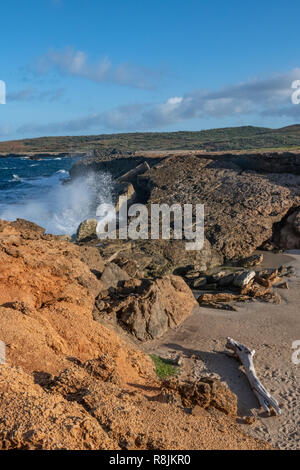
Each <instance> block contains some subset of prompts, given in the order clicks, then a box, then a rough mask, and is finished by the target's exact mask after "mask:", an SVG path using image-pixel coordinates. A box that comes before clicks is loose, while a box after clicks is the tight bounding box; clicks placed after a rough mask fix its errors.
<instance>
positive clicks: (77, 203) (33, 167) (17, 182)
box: [0, 157, 111, 235]
mask: <svg viewBox="0 0 300 470" xmlns="http://www.w3.org/2000/svg"><path fill="white" fill-rule="evenodd" d="M75 161H76V160H75V159H74V158H56V157H54V158H45V159H42V160H39V161H37V160H30V159H29V158H15V157H13V158H0V219H5V220H10V221H12V220H15V219H16V218H23V219H27V220H30V221H32V222H35V223H37V224H39V225H41V226H42V227H44V228H46V230H47V232H48V233H54V234H70V235H72V234H74V233H75V232H76V229H77V227H78V225H79V224H80V222H82V220H84V219H86V218H89V217H93V216H95V210H96V206H97V204H99V203H101V202H109V201H110V198H111V179H110V176H109V175H106V174H102V175H99V174H98V175H94V174H90V175H87V176H85V177H82V178H79V179H76V181H74V182H72V183H67V184H63V182H64V181H66V180H68V178H69V170H70V168H71V166H72V165H73V164H74V163H75Z"/></svg>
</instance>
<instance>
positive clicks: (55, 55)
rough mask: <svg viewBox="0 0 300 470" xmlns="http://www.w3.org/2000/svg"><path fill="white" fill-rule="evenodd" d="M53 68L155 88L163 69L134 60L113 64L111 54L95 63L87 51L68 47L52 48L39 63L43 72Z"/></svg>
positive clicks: (123, 83) (139, 86)
mask: <svg viewBox="0 0 300 470" xmlns="http://www.w3.org/2000/svg"><path fill="white" fill-rule="evenodd" d="M52 69H56V70H58V71H59V72H60V73H62V74H66V75H73V76H76V77H81V78H85V79H88V80H92V81H95V82H100V83H101V82H110V83H115V84H119V85H126V86H131V87H134V88H144V89H152V88H154V86H155V83H156V82H157V80H158V79H159V78H160V76H161V74H162V71H160V70H151V69H147V68H143V67H138V66H133V65H130V64H126V63H123V64H120V65H118V66H113V64H112V63H111V62H110V60H109V58H108V57H104V58H103V59H102V60H100V61H98V62H96V63H93V62H91V61H90V60H89V58H88V55H87V54H86V53H85V52H84V51H80V50H78V51H75V50H74V49H72V48H65V49H63V50H61V51H56V50H50V51H49V52H48V53H47V54H45V55H44V56H42V57H40V59H39V60H38V61H37V64H36V70H37V71H38V72H39V73H42V74H44V73H49V72H50V71H51V70H52Z"/></svg>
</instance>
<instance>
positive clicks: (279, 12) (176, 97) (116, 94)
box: [0, 0, 300, 140]
mask: <svg viewBox="0 0 300 470" xmlns="http://www.w3.org/2000/svg"><path fill="white" fill-rule="evenodd" d="M299 16H300V4H299V2H298V1H296V0H290V1H289V2H286V1H282V0H273V1H272V2H270V1H268V0H265V1H258V0H252V1H250V0H244V1H243V2H241V1H236V0H227V1H226V2H225V1H221V0H216V1H208V0H197V1H196V0H185V1H179V0H160V1H157V0H152V1H151V2H149V1H145V0H139V1H138V0H110V1H108V0H107V1H104V0H85V1H83V0H27V1H26V2H24V1H21V0H19V1H16V0H11V1H10V2H2V3H1V19H2V21H1V30H0V39H1V49H0V51H1V55H0V64H1V67H0V80H3V81H5V83H6V88H7V90H6V93H7V95H6V97H7V99H6V104H5V105H0V139H1V140H10V139H15V138H24V137H36V136H43V135H80V134H97V133H113V132H134V131H172V130H200V129H207V128H214V127H226V126H236V125H237V126H238V125H247V124H250V125H259V126H266V127H280V126H284V125H289V124H292V123H295V122H299V121H300V119H299V118H300V105H299V106H298V105H294V104H292V103H291V92H292V90H291V83H292V81H294V80H297V79H299V80H300V63H299V52H298V49H299V47H298V43H299V41H298V38H299Z"/></svg>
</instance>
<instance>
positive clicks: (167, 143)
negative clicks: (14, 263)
mask: <svg viewBox="0 0 300 470" xmlns="http://www.w3.org/2000/svg"><path fill="white" fill-rule="evenodd" d="M295 147H300V125H299V124H297V125H293V126H289V127H283V128H281V129H268V128H265V127H253V126H244V127H226V128H223V129H211V130H204V131H196V132H147V133H143V132H136V133H128V134H101V135H93V136H73V137H72V136H66V137H41V138H37V139H23V140H13V141H8V142H0V153H1V154H6V153H30V152H34V153H36V152H72V151H76V152H82V151H84V152H85V151H88V150H92V149H94V148H97V149H103V148H110V149H112V148H117V149H120V150H124V151H129V150H131V151H135V150H166V149H169V150H179V149H180V150H185V149H191V150H206V151H226V150H247V149H269V148H277V149H278V148H280V149H292V148H295Z"/></svg>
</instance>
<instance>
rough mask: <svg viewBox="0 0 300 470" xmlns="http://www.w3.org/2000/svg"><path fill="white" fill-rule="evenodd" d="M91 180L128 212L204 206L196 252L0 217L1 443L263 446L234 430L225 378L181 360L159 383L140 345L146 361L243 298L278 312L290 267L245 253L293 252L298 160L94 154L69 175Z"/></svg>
mask: <svg viewBox="0 0 300 470" xmlns="http://www.w3.org/2000/svg"><path fill="white" fill-rule="evenodd" d="M253 165H254V166H253ZM254 167H255V168H256V170H255V171H254V169H253V168H254ZM271 170H272V171H271ZM95 171H96V172H97V171H107V172H110V173H111V174H112V175H113V177H114V178H115V180H116V185H115V195H114V196H115V202H116V203H117V198H118V196H119V195H120V194H124V193H126V194H127V195H129V196H130V203H134V202H142V203H143V204H146V205H150V204H153V203H154V204H161V203H168V204H173V203H175V202H178V203H180V204H187V203H191V204H197V203H198V204H205V243H204V248H203V249H202V250H200V251H197V252H195V251H193V252H191V251H187V250H185V246H184V244H185V241H184V240H176V239H171V240H119V239H117V240H109V239H107V240H101V241H99V239H98V237H97V234H96V227H97V220H93V219H92V220H89V221H86V222H84V223H83V224H81V226H80V228H79V230H78V232H77V240H73V241H74V242H71V239H70V237H67V236H53V235H50V234H45V230H44V229H43V228H41V227H38V226H37V225H35V224H33V223H30V222H27V221H24V220H21V219H18V220H17V221H16V222H12V223H9V222H5V221H0V263H1V274H0V276H1V286H2V290H1V294H0V300H1V302H0V313H1V314H0V340H2V341H4V342H5V344H6V350H7V363H6V364H2V365H0V378H2V379H3V380H0V397H1V401H0V408H1V411H2V415H4V416H5V418H4V420H2V422H0V448H3V449H27V448H30V449H61V448H67V449H95V448H97V449H99V448H100V449H108V448H111V449H153V448H155V449H180V448H182V446H183V447H184V448H186V449H199V448H205V449H267V448H271V447H270V446H269V445H268V444H266V443H264V442H262V441H258V440H257V438H256V437H255V436H254V437H249V435H248V433H247V434H245V430H242V429H241V427H240V426H239V425H238V424H237V423H238V420H239V419H240V418H243V422H245V423H246V422H247V420H248V421H249V423H248V424H250V421H251V419H250V418H249V416H251V413H250V409H248V410H245V409H244V411H243V413H242V414H241V412H240V410H239V409H238V408H239V407H238V401H237V398H236V395H235V394H234V393H233V392H232V390H231V389H229V388H228V387H227V386H226V385H225V384H224V382H226V376H224V375H223V377H222V380H221V375H222V374H219V377H217V378H216V377H214V378H212V377H211V376H210V374H205V373H203V374H200V375H199V374H196V375H195V374H194V373H193V372H191V373H189V372H188V371H189V370H190V366H188V367H187V368H185V366H184V365H182V361H181V359H180V357H179V358H177V359H176V360H175V362H174V364H175V365H177V366H179V369H178V372H177V375H178V376H177V377H175V378H173V379H168V380H163V381H159V380H158V378H157V376H156V374H155V370H154V363H153V362H152V360H151V359H150V357H149V356H148V354H147V344H149V345H152V346H149V348H152V349H151V352H153V347H154V346H153V345H154V344H155V341H156V342H158V341H164V340H166V338H167V337H168V336H170V335H172V334H174V335H175V336H176V334H177V331H178V332H179V333H178V334H179V335H180V331H181V329H183V330H184V328H185V325H186V324H187V323H188V322H189V321H190V319H193V318H194V319H196V318H197V315H199V314H202V315H205V312H206V311H208V312H209V311H211V310H212V311H216V312H220V314H223V313H227V314H228V315H229V314H230V315H235V314H236V315H238V313H236V312H238V309H237V305H240V304H241V302H242V303H243V304H245V305H246V307H247V306H248V305H249V304H250V303H251V301H252V302H253V299H256V300H257V301H258V302H257V304H261V302H271V303H273V304H275V305H274V308H276V306H277V304H278V303H279V302H280V301H281V297H282V296H281V295H280V294H279V293H278V292H279V291H282V292H285V289H288V287H289V284H288V279H289V278H291V279H293V278H294V277H295V274H296V272H295V269H294V268H293V266H290V265H282V266H277V267H276V268H274V267H271V266H265V265H264V266H263V267H262V263H263V254H262V253H261V252H259V253H255V250H257V249H258V248H261V247H263V248H264V249H265V250H273V251H274V250H275V251H280V250H284V249H297V248H299V247H300V242H299V240H300V223H299V212H300V164H299V159H298V156H297V155H294V154H286V155H283V154H277V153H273V154H266V155H260V156H259V157H258V156H255V155H254V156H252V155H233V154H228V155H222V156H220V155H206V154H197V153H195V152H190V153H187V154H185V155H182V154H176V155H170V154H167V155H163V154H161V155H157V154H155V155H152V156H145V155H140V156H139V155H135V154H133V153H131V152H129V153H126V154H124V153H120V152H118V151H113V152H102V153H97V152H95V154H94V155H93V156H91V157H89V158H86V159H83V160H82V161H80V162H77V163H76V164H75V165H74V166H73V168H72V170H71V178H72V179H73V180H74V179H76V178H77V177H78V176H81V175H82V174H87V173H89V172H95ZM283 298H284V295H283ZM261 305H263V304H261ZM270 308H271V307H270ZM195 321H196V320H195ZM296 327H297V325H296ZM216 328H217V324H216ZM237 339H238V338H237ZM248 340H249V337H248ZM187 343H188V340H187ZM144 345H145V346H144ZM149 348H148V350H149ZM154 352H155V353H156V354H157V353H158V352H159V347H157V348H156V349H155V348H154ZM225 375H226V374H225ZM24 390H25V392H24ZM24 393H25V395H24ZM41 409H42V410H43V413H42V415H43V418H41V415H40V410H41ZM20 416H22V423H21V424H18V425H17V426H16V423H20ZM66 416H69V418H68V419H67V420H66V419H65V417H66ZM248 418H249V419H248ZM145 423H151V425H150V426H148V425H147V426H145ZM49 428H50V430H51V432H50V433H49ZM170 430H172V432H171V431H170ZM274 444H275V446H276V442H275V443H274V441H272V443H271V445H272V446H274Z"/></svg>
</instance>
